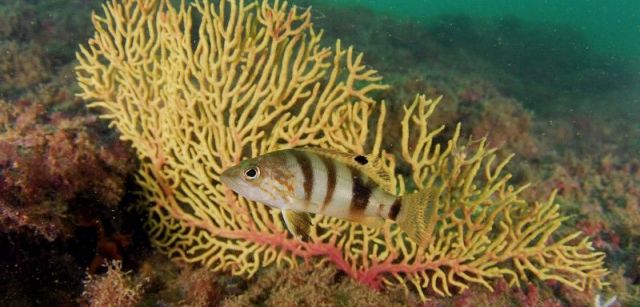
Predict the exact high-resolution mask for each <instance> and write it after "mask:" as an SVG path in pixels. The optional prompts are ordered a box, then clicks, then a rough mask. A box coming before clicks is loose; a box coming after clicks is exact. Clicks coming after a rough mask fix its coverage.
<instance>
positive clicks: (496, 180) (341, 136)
mask: <svg viewBox="0 0 640 307" xmlns="http://www.w3.org/2000/svg"><path fill="white" fill-rule="evenodd" d="M93 22H94V26H95V30H96V32H95V35H94V37H93V38H92V39H90V40H89V42H88V43H87V44H86V45H83V46H81V49H80V51H79V52H78V60H79V62H80V64H79V65H78V66H77V67H76V72H77V77H78V81H79V84H80V87H81V88H82V91H81V96H82V97H83V98H84V99H86V100H88V101H91V104H90V106H91V107H93V108H98V109H100V110H101V112H102V115H101V116H102V118H104V119H107V120H108V121H109V122H110V125H111V126H112V127H115V128H116V129H118V131H119V132H120V134H121V138H122V139H123V140H126V141H130V142H131V145H132V146H133V148H134V149H135V151H136V153H137V155H138V158H139V160H140V162H141V163H140V168H139V170H138V173H137V182H138V184H139V185H140V186H141V187H142V188H143V197H144V199H145V201H146V203H147V205H148V206H147V209H146V210H148V213H149V220H148V221H147V225H146V226H147V229H148V231H149V234H150V236H151V238H152V240H153V243H154V245H155V246H156V248H157V249H159V250H160V251H162V252H164V253H166V254H167V255H169V256H170V257H172V258H176V259H181V260H184V261H187V262H192V263H200V264H204V265H206V266H208V267H211V268H212V269H214V270H217V271H228V272H231V273H233V274H237V275H243V276H251V275H253V274H255V273H256V272H257V271H258V270H260V269H261V268H264V267H267V266H270V265H274V264H275V265H277V266H298V265H299V261H301V260H302V261H304V262H307V263H312V264H313V265H316V266H322V265H324V264H326V263H333V264H334V265H335V266H336V267H337V268H338V269H340V270H342V271H344V272H345V273H346V274H347V275H348V276H350V277H352V278H353V279H356V280H358V281H360V282H362V283H364V284H367V285H369V286H371V287H375V288H381V287H389V286H394V285H400V286H401V287H403V288H404V289H405V290H409V289H413V291H416V292H417V293H418V294H419V295H420V297H421V299H423V300H425V299H427V296H429V295H441V296H450V295H453V294H454V293H457V292H460V291H463V290H465V289H467V288H469V287H470V286H471V285H473V284H478V285H481V286H484V287H486V288H488V289H492V284H491V283H492V281H494V280H496V279H506V280H507V282H508V283H509V285H511V286H518V285H520V283H521V281H527V280H529V279H530V278H532V277H535V278H538V279H541V280H555V281H558V282H560V283H563V284H566V285H568V286H570V287H572V288H575V289H578V290H585V289H587V288H600V287H602V285H603V281H602V278H603V276H605V275H606V274H607V270H606V269H604V267H603V262H604V254H603V253H602V252H598V251H594V249H593V248H592V245H591V242H590V241H589V239H588V238H587V237H584V236H582V235H581V234H580V233H579V232H575V233H570V234H565V235H557V234H556V230H557V229H558V228H559V227H560V226H561V224H562V222H563V221H565V220H566V219H567V217H564V216H562V215H561V214H560V213H559V207H558V205H557V204H555V203H554V195H555V194H552V195H551V196H550V197H548V198H547V199H545V200H543V201H540V202H534V203H528V202H526V201H524V200H523V199H522V198H521V197H520V196H519V194H520V193H521V192H522V191H523V190H524V189H525V188H526V185H525V186H521V187H514V186H512V185H510V184H509V179H510V177H511V175H510V174H508V173H506V172H505V171H503V170H504V167H505V165H506V164H507V162H508V161H509V159H510V157H509V158H506V159H500V158H497V156H496V150H495V149H492V148H489V147H488V146H487V143H486V140H485V139H479V140H475V141H472V140H469V141H465V140H462V139H461V138H460V137H459V136H460V125H458V126H456V128H455V129H454V131H455V132H454V133H453V134H452V137H451V139H450V140H448V141H446V142H444V143H440V142H436V141H435V140H436V138H437V137H439V136H440V134H441V133H442V131H443V129H444V128H443V127H433V125H431V124H430V120H431V118H430V117H431V115H432V114H433V112H434V110H435V109H436V106H437V105H438V103H439V101H440V99H427V98H426V97H425V96H421V95H417V96H415V99H414V100H413V102H410V103H409V104H408V105H407V106H405V107H404V114H403V116H402V120H401V121H400V123H399V124H400V125H399V126H397V123H390V124H391V126H389V125H388V124H389V123H385V116H386V113H387V109H386V105H385V104H384V103H383V102H376V101H374V99H373V98H372V93H374V92H375V91H381V90H384V89H386V88H387V86H386V85H384V84H382V83H381V77H380V76H378V74H377V72H376V71H375V70H372V69H370V68H367V67H366V66H365V65H364V64H363V60H362V59H363V57H362V54H358V53H356V52H355V51H354V49H353V48H352V47H348V48H344V47H343V46H342V44H341V43H340V41H337V42H335V44H334V45H333V47H332V48H330V47H323V46H321V45H320V39H321V36H322V32H321V31H318V30H316V29H314V28H313V26H312V24H311V12H310V11H309V10H299V9H296V8H294V7H289V6H288V5H287V4H286V3H283V2H278V1H276V2H271V1H261V2H247V3H245V2H243V1H220V3H219V4H213V3H210V2H209V1H206V0H204V1H195V2H194V3H193V4H191V5H185V4H184V3H183V4H182V5H180V6H178V7H175V6H173V5H172V4H171V3H170V2H169V1H162V0H158V1H154V0H141V1H133V0H131V1H110V2H108V3H107V4H106V5H105V7H104V15H102V16H101V15H93ZM385 124H387V126H385ZM386 129H398V130H399V131H400V132H399V134H400V135H401V137H400V138H399V140H398V141H397V142H396V143H397V148H398V149H397V152H387V151H385V150H383V149H382V146H381V144H382V142H383V134H385V131H386ZM295 146H319V147H325V148H333V149H338V150H341V151H345V152H354V153H358V154H365V153H366V154H372V155H374V156H380V157H381V158H382V159H383V161H384V165H385V171H386V172H388V173H389V175H390V177H391V178H392V184H393V185H395V186H396V187H397V190H398V192H399V193H404V192H405V190H407V188H406V187H407V186H412V187H415V188H416V189H432V190H433V197H434V199H435V200H434V201H435V203H436V205H437V206H438V207H437V208H438V213H439V217H438V226H437V230H436V233H435V235H434V236H433V237H432V239H429V240H426V241H423V242H413V241H411V240H409V239H407V238H406V237H405V236H404V235H403V233H402V232H401V231H400V230H399V229H398V228H397V227H396V226H395V225H394V224H392V223H390V222H387V223H386V224H385V226H384V227H383V229H382V230H375V229H369V228H366V227H363V226H361V225H357V224H353V223H350V222H347V221H343V220H339V219H335V218H328V217H322V216H315V217H314V224H315V225H316V226H315V227H313V228H312V229H311V233H310V240H309V241H300V240H297V239H296V238H294V237H292V236H291V235H290V234H289V233H288V232H287V231H286V229H285V227H284V225H283V221H282V220H281V218H280V213H279V211H278V210H274V209H270V208H267V207H265V206H263V205H261V204H257V203H252V202H249V201H246V200H245V199H243V198H240V197H236V196H235V195H234V194H233V193H232V192H231V191H230V190H229V189H228V188H226V187H225V186H223V185H222V184H221V183H220V181H219V175H220V174H221V172H222V171H223V170H224V169H225V168H226V167H228V166H231V165H234V164H236V163H238V162H240V161H241V160H242V159H243V158H246V157H252V156H256V155H259V154H262V153H266V152H270V151H273V150H276V149H281V148H290V147H295ZM398 157H399V158H400V160H398ZM400 162H401V163H407V164H408V165H409V166H410V169H411V172H410V174H411V175H410V176H408V177H406V176H403V175H401V174H397V173H395V168H396V164H397V163H400ZM314 260H319V261H314Z"/></svg>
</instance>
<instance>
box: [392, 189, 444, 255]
mask: <svg viewBox="0 0 640 307" xmlns="http://www.w3.org/2000/svg"><path fill="white" fill-rule="evenodd" d="M431 196H432V195H431V193H430V191H429V189H424V190H420V191H418V192H416V193H413V194H409V195H405V196H403V197H402V199H401V200H400V204H401V206H400V212H398V217H397V218H396V222H397V223H398V226H399V227H400V229H401V230H402V231H404V232H405V233H406V234H407V235H408V236H409V238H410V239H411V240H413V241H414V242H416V243H418V244H421V243H423V242H425V243H428V242H429V241H430V240H431V236H432V233H433V231H434V228H435V224H436V219H437V215H438V208H436V207H437V205H436V202H434V201H432V199H431Z"/></svg>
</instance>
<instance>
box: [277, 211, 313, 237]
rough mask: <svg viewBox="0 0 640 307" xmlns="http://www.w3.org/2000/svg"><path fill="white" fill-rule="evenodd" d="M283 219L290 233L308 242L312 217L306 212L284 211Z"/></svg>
mask: <svg viewBox="0 0 640 307" xmlns="http://www.w3.org/2000/svg"><path fill="white" fill-rule="evenodd" d="M282 217H283V218H284V223H285V224H286V225H287V228H288V229H289V231H290V232H291V233H292V234H293V235H294V236H296V237H298V238H299V239H302V240H305V241H308V240H309V230H310V228H311V217H310V216H309V214H308V213H306V212H300V211H293V210H287V209H282Z"/></svg>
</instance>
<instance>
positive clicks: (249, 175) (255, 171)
mask: <svg viewBox="0 0 640 307" xmlns="http://www.w3.org/2000/svg"><path fill="white" fill-rule="evenodd" d="M258 176H260V169H259V168H258V167H257V166H252V167H249V168H247V169H246V170H244V178H246V179H247V180H254V179H256V178H258Z"/></svg>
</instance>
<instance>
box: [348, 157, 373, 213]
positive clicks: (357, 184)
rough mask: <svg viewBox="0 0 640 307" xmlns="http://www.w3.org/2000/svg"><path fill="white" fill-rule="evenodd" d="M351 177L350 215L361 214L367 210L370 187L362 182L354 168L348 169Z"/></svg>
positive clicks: (360, 175) (359, 174)
mask: <svg viewBox="0 0 640 307" xmlns="http://www.w3.org/2000/svg"><path fill="white" fill-rule="evenodd" d="M349 169H350V170H351V176H353V190H352V193H353V195H352V196H351V208H350V212H351V214H358V215H359V214H362V212H364V211H365V209H367V205H368V204H369V198H370V197H371V187H370V186H368V185H367V184H366V183H365V182H364V181H363V180H362V174H361V173H360V172H359V171H358V170H356V169H355V168H351V167H350V168H349Z"/></svg>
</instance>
